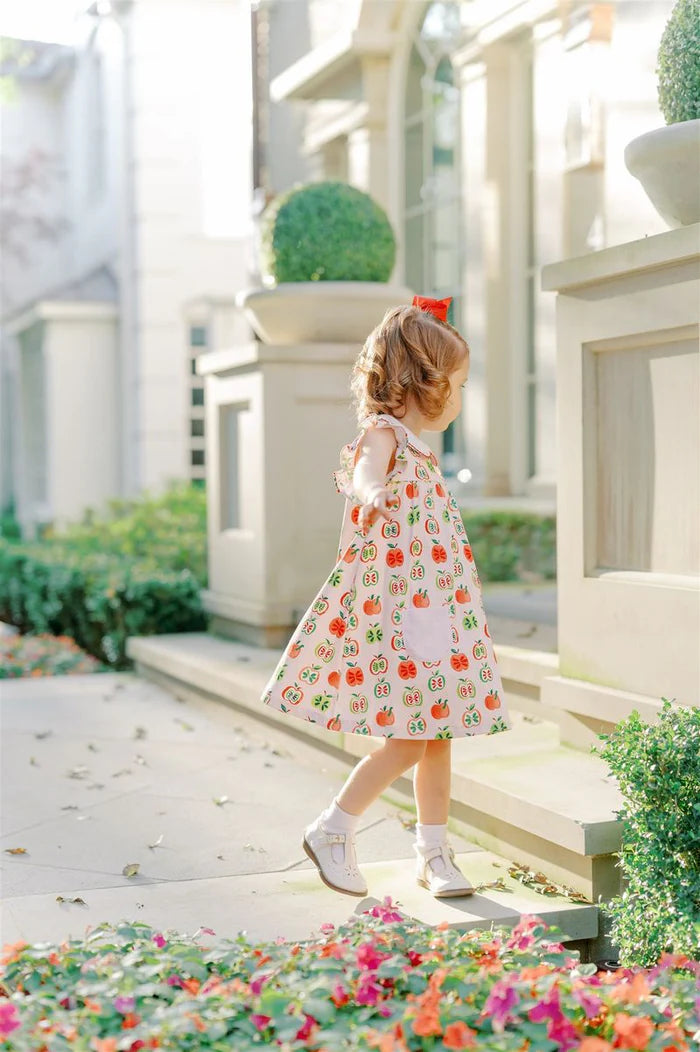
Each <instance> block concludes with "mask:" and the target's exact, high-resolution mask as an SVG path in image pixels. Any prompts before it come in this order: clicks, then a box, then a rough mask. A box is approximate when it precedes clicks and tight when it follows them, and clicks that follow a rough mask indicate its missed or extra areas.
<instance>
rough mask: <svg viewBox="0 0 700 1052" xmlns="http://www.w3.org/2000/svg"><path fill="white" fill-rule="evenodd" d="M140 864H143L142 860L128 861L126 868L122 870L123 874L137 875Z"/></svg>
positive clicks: (127, 875) (126, 875)
mask: <svg viewBox="0 0 700 1052" xmlns="http://www.w3.org/2000/svg"><path fill="white" fill-rule="evenodd" d="M140 865H141V863H140V862H128V863H127V864H126V866H124V869H123V870H122V873H123V875H124V876H125V877H135V876H136V874H137V873H138V871H139V866H140Z"/></svg>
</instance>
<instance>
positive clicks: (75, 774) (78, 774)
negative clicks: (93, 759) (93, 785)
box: [66, 763, 90, 778]
mask: <svg viewBox="0 0 700 1052" xmlns="http://www.w3.org/2000/svg"><path fill="white" fill-rule="evenodd" d="M89 774H90V768H89V767H86V766H85V764H84V763H81V764H79V765H78V766H77V767H71V769H70V770H69V771H68V774H67V775H66V777H67V778H87V776H88V775H89Z"/></svg>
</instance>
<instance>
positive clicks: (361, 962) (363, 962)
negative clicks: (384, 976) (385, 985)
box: [356, 942, 389, 971]
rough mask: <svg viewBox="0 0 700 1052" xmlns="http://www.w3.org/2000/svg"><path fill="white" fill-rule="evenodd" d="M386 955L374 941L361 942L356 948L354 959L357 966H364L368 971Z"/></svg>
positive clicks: (377, 965) (373, 968)
mask: <svg viewBox="0 0 700 1052" xmlns="http://www.w3.org/2000/svg"><path fill="white" fill-rule="evenodd" d="M388 956H389V955H388V954H386V953H381V952H380V951H379V950H378V949H377V948H376V946H375V945H374V943H371V942H363V943H362V944H361V945H360V946H358V948H357V957H356V959H357V965H358V968H365V969H367V970H368V971H374V970H375V969H376V968H378V967H379V965H380V964H381V963H382V961H384V960H386V958H387V957H388Z"/></svg>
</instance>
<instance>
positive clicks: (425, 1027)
mask: <svg viewBox="0 0 700 1052" xmlns="http://www.w3.org/2000/svg"><path fill="white" fill-rule="evenodd" d="M413 1033H414V1034H418V1036H419V1037H431V1036H432V1035H433V1034H436V1035H437V1034H441V1033H442V1026H441V1025H440V1015H439V1013H438V1012H436V1011H435V1010H433V1009H431V1008H422V1009H421V1010H420V1011H419V1013H418V1015H417V1016H416V1018H415V1019H414V1020H413Z"/></svg>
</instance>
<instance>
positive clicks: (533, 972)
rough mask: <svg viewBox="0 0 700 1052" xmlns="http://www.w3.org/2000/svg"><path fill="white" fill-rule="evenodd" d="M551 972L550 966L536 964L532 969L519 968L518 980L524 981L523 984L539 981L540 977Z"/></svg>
mask: <svg viewBox="0 0 700 1052" xmlns="http://www.w3.org/2000/svg"><path fill="white" fill-rule="evenodd" d="M551 971H552V966H551V964H536V965H534V966H533V967H532V968H521V969H520V978H521V979H524V980H525V982H532V981H533V980H534V979H539V978H540V976H542V975H549V974H550V973H551Z"/></svg>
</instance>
